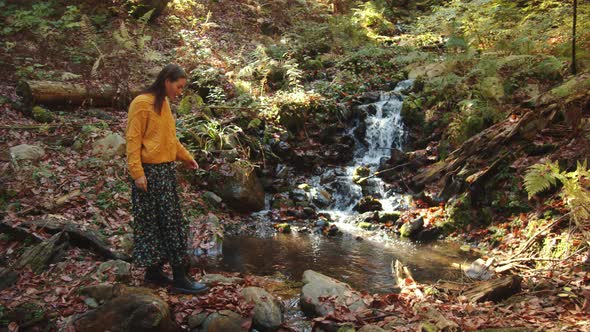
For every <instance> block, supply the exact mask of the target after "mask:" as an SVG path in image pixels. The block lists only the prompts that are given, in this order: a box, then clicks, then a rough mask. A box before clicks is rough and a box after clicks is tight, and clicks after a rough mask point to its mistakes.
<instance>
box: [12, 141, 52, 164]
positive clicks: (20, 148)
mask: <svg viewBox="0 0 590 332" xmlns="http://www.w3.org/2000/svg"><path fill="white" fill-rule="evenodd" d="M10 155H11V156H12V158H14V159H15V160H32V161H35V160H39V159H41V158H43V157H44V156H45V150H44V149H43V148H42V147H40V146H37V145H29V144H21V145H17V146H13V147H11V148H10Z"/></svg>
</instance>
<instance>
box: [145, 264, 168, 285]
mask: <svg viewBox="0 0 590 332" xmlns="http://www.w3.org/2000/svg"><path fill="white" fill-rule="evenodd" d="M143 279H144V280H145V281H146V282H149V283H153V284H156V285H158V286H168V285H171V284H172V279H171V278H170V277H169V276H168V275H167V274H166V272H164V271H163V270H162V265H152V266H150V267H148V268H147V269H146V270H145V276H144V278H143Z"/></svg>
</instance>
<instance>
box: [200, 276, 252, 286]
mask: <svg viewBox="0 0 590 332" xmlns="http://www.w3.org/2000/svg"><path fill="white" fill-rule="evenodd" d="M199 282H201V283H204V284H206V285H207V286H214V285H219V284H228V285H229V284H243V283H244V279H242V278H238V277H226V276H224V275H221V274H215V273H208V274H205V275H204V276H203V277H201V280H200V281H199Z"/></svg>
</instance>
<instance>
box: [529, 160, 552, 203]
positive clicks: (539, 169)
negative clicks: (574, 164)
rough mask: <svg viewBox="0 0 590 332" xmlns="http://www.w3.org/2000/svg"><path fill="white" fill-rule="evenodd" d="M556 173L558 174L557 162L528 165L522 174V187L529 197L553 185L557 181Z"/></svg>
mask: <svg viewBox="0 0 590 332" xmlns="http://www.w3.org/2000/svg"><path fill="white" fill-rule="evenodd" d="M557 175H559V165H558V164H557V162H555V163H549V162H548V163H545V164H536V165H533V166H531V167H529V169H528V171H527V173H526V175H525V176H524V187H525V189H526V191H527V192H528V194H529V198H531V197H533V196H534V195H536V194H538V193H540V192H542V191H544V190H547V189H549V188H550V187H551V186H554V185H555V184H556V182H557Z"/></svg>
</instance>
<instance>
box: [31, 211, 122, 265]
mask: <svg viewBox="0 0 590 332" xmlns="http://www.w3.org/2000/svg"><path fill="white" fill-rule="evenodd" d="M22 225H23V226H27V227H29V228H32V227H36V228H41V229H43V230H44V231H46V232H47V233H49V234H55V233H59V232H65V233H67V234H68V235H69V238H70V242H71V243H72V245H74V246H77V247H80V248H84V249H89V250H92V251H94V252H95V253H97V254H98V255H100V256H102V257H104V258H106V259H120V260H123V261H126V262H130V261H131V257H129V255H127V254H125V253H121V252H116V251H113V250H111V248H110V247H109V245H108V244H107V241H106V240H105V239H104V237H103V235H102V234H100V233H99V232H98V231H96V230H94V229H84V230H83V229H81V228H79V227H78V226H77V225H75V224H72V223H68V222H60V221H58V220H53V219H42V220H35V221H29V222H25V223H23V224H22Z"/></svg>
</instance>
